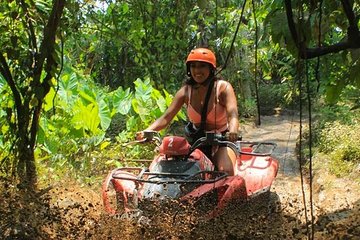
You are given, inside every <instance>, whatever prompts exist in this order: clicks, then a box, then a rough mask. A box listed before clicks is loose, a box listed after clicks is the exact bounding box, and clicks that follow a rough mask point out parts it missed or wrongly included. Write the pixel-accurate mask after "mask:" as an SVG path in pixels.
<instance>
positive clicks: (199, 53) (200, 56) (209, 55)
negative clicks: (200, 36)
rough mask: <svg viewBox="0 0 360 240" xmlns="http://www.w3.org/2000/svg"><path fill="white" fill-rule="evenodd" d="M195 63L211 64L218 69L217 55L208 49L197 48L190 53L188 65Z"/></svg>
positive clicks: (187, 60)
mask: <svg viewBox="0 0 360 240" xmlns="http://www.w3.org/2000/svg"><path fill="white" fill-rule="evenodd" d="M193 61H199V62H206V63H210V64H211V65H212V66H213V67H214V68H216V57H215V54H214V53H213V52H212V51H211V50H209V49H207V48H195V49H193V50H191V52H190V53H189V55H188V57H187V59H186V64H188V63H189V62H193Z"/></svg>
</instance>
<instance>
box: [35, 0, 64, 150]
mask: <svg viewBox="0 0 360 240" xmlns="http://www.w3.org/2000/svg"><path fill="white" fill-rule="evenodd" d="M65 2H66V0H55V1H54V4H53V7H52V10H51V13H50V16H49V21H48V23H47V25H46V26H45V28H44V38H43V41H42V42H41V46H40V55H39V58H38V61H37V62H36V65H35V69H34V86H35V87H36V88H40V89H41V90H42V91H38V92H40V93H41V95H40V96H36V97H37V100H38V104H37V106H36V107H35V110H34V112H33V118H32V124H31V130H30V134H31V137H30V146H31V147H34V146H35V142H36V133H37V129H38V122H39V117H40V111H41V108H42V103H43V100H44V97H45V96H46V94H47V93H48V92H49V91H50V81H51V79H52V77H53V71H52V70H53V69H54V68H56V66H57V62H56V60H55V58H54V54H55V39H56V31H57V29H58V27H59V25H60V19H61V15H62V13H63V10H64V7H65ZM45 59H46V64H45V71H46V76H45V78H44V79H43V81H42V83H41V82H40V77H41V72H42V70H43V68H44V66H43V65H44V62H45Z"/></svg>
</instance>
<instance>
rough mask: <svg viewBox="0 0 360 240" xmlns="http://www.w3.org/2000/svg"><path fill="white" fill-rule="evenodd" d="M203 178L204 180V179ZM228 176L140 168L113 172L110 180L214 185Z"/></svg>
mask: <svg viewBox="0 0 360 240" xmlns="http://www.w3.org/2000/svg"><path fill="white" fill-rule="evenodd" d="M136 171H137V172H138V174H137V176H136V177H135V178H134V177H127V176H123V173H124V172H136ZM204 176H206V178H205V179H204ZM227 176H228V174H227V173H225V172H220V171H200V172H197V173H195V174H192V175H190V174H185V173H162V172H161V173H160V172H149V171H148V169H145V168H140V167H122V168H117V169H115V170H114V171H113V174H112V178H113V179H120V180H129V181H134V182H141V183H152V184H179V183H180V184H195V183H215V182H217V181H219V180H221V179H223V178H225V177H227Z"/></svg>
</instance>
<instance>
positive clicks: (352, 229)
mask: <svg viewBox="0 0 360 240" xmlns="http://www.w3.org/2000/svg"><path fill="white" fill-rule="evenodd" d="M261 120H262V123H261V125H260V126H259V127H256V126H255V125H254V124H252V123H246V124H242V135H243V139H244V140H262V141H273V142H276V143H277V144H278V147H277V149H276V151H275V152H274V157H276V158H277V159H278V160H279V163H280V169H279V173H278V176H277V178H276V180H275V182H274V184H273V186H272V189H271V192H272V194H271V196H270V201H269V202H265V201H264V200H263V199H261V198H259V199H255V200H254V201H252V202H249V203H245V204H233V205H231V206H230V207H229V208H228V209H226V210H225V211H224V213H223V214H222V215H221V216H219V217H217V218H215V219H213V220H211V221H209V220H205V219H204V218H203V216H202V215H201V212H197V209H196V208H194V207H193V206H190V205H184V204H180V203H177V202H167V203H164V204H161V205H159V204H156V203H147V204H145V205H144V208H143V210H144V212H143V215H144V216H145V217H146V220H147V221H144V222H139V221H129V220H123V219H119V218H118V217H116V216H115V217H114V216H108V215H107V214H105V213H104V211H103V206H102V201H101V195H100V185H101V183H99V184H96V185H93V186H89V185H81V184H78V183H75V182H71V183H70V182H69V181H66V180H63V182H59V183H57V184H56V185H54V186H52V188H51V189H50V190H48V189H45V187H44V190H43V191H39V192H37V193H32V192H29V191H27V189H20V190H19V189H18V188H17V187H16V186H14V185H12V184H11V183H10V182H6V180H3V181H2V182H3V184H2V185H1V187H0V188H1V189H0V236H1V237H0V238H1V239H124V240H125V239H164V240H165V239H360V237H359V236H360V200H359V199H360V197H359V196H360V194H359V193H360V190H359V189H360V187H359V184H358V183H356V182H354V181H351V180H346V179H337V178H335V177H333V176H331V175H330V174H328V173H327V172H326V169H323V170H316V171H314V178H313V186H312V187H311V188H310V186H309V184H308V176H304V181H303V183H302V181H301V177H300V171H299V164H298V161H297V160H296V159H297V158H296V150H295V149H296V140H297V138H298V135H299V120H298V116H297V115H292V114H287V115H274V116H264V117H262V118H261ZM315 160H316V161H320V160H317V159H314V161H315ZM104 177H105V176H104ZM302 186H303V187H302ZM310 192H312V204H310ZM304 200H305V202H306V205H305V204H304ZM311 213H312V214H311ZM311 215H313V218H312V217H311ZM311 222H313V224H311ZM312 234H313V235H312ZM312 237H313V238H312Z"/></svg>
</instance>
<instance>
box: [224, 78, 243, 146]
mask: <svg viewBox="0 0 360 240" xmlns="http://www.w3.org/2000/svg"><path fill="white" fill-rule="evenodd" d="M224 85H225V86H224V87H222V88H220V91H221V93H220V104H222V105H223V106H225V109H226V113H227V117H228V124H229V138H230V139H229V140H230V141H236V140H237V138H238V131H239V117H238V114H239V113H238V106H237V100H236V95H235V92H234V88H233V87H232V85H231V84H230V83H229V82H227V83H226V84H224Z"/></svg>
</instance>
